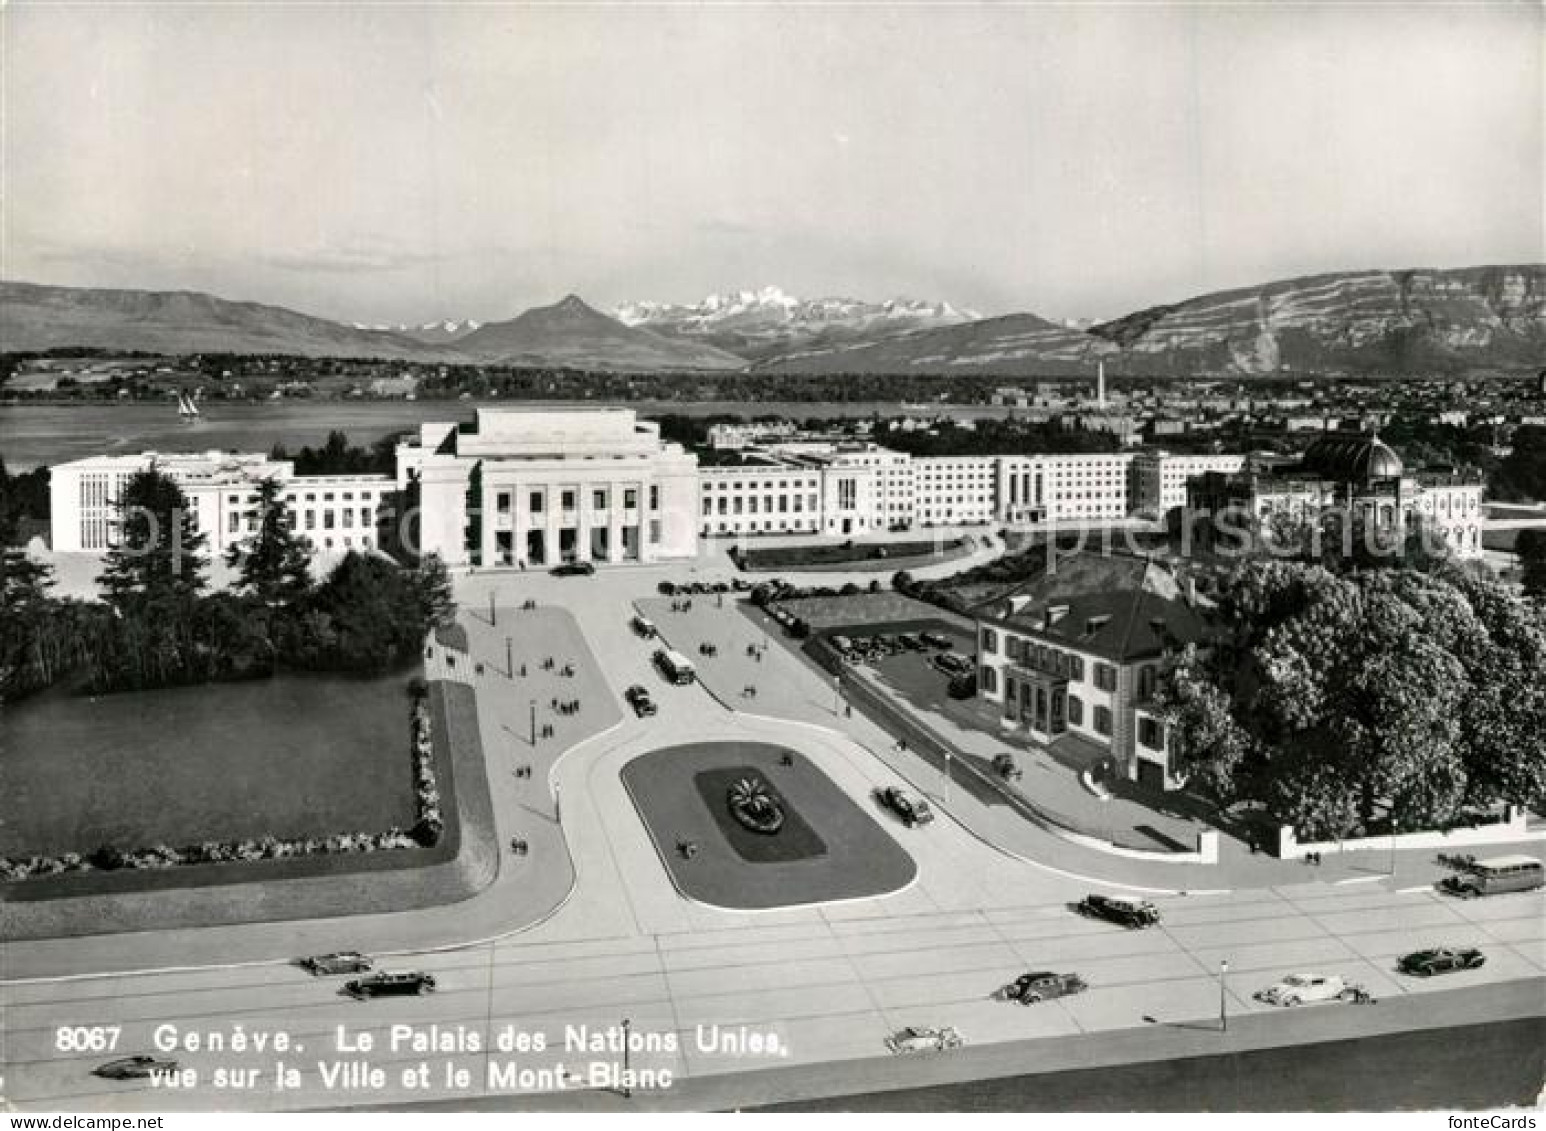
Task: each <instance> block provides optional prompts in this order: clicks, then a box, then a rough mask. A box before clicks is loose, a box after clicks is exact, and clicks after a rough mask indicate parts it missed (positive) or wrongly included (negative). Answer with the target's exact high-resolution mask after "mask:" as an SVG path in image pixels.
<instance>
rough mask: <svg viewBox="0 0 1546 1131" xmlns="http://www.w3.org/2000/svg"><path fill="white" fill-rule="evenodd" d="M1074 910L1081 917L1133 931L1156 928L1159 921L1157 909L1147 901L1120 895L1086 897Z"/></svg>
mask: <svg viewBox="0 0 1546 1131" xmlns="http://www.w3.org/2000/svg"><path fill="white" fill-rule="evenodd" d="M1075 910H1077V911H1078V912H1079V914H1081V915H1087V916H1090V917H1091V918H1095V919H1105V920H1106V921H1107V922H1108V923H1120V924H1121V925H1122V926H1124V927H1132V928H1134V929H1142V928H1144V927H1154V926H1158V925H1159V921H1160V913H1159V908H1158V907H1155V906H1154V904H1152V903H1150V902H1149V901H1148V900H1147V899H1129V898H1128V897H1126V896H1121V895H1087V896H1085V897H1084V898H1083V899H1082V900H1080V901H1079V902H1078V903H1077V904H1075Z"/></svg>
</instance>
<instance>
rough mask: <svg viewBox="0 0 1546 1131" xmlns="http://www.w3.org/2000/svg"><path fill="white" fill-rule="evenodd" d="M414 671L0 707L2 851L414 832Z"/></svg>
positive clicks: (50, 698) (45, 699)
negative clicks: (410, 691) (1, 714)
mask: <svg viewBox="0 0 1546 1131" xmlns="http://www.w3.org/2000/svg"><path fill="white" fill-rule="evenodd" d="M413 674H415V673H414V672H413V671H405V672H403V673H400V674H398V675H394V676H386V677H380V678H375V679H356V678H350V677H346V676H331V675H318V674H308V675H304V676H299V675H283V676H278V677H275V678H274V679H270V680H261V681H254V682H250V683H232V684H216V685H210V686H204V687H182V688H172V689H168V690H162V691H148V692H138V693H130V694H124V695H107V696H98V697H95V698H88V697H84V696H66V695H59V694H52V695H44V696H41V697H39V698H37V699H31V700H26V701H23V702H22V703H20V704H18V705H16V706H14V707H7V708H6V712H5V714H6V717H5V723H4V730H3V731H0V796H3V797H4V798H5V819H4V822H3V823H0V855H6V856H19V855H30V854H43V855H53V854H59V853H64V852H80V853H83V854H84V853H89V852H91V851H92V850H93V849H95V848H97V847H99V846H101V845H103V844H112V845H114V846H115V847H117V848H119V849H123V850H127V849H137V848H145V847H149V846H151V845H155V844H170V845H173V846H181V845H185V844H190V843H194V842H198V841H204V840H240V839H246V838H253V837H261V836H264V835H272V836H276V837H280V838H286V837H300V836H314V835H326V834H328V833H338V832H380V831H385V830H386V829H388V828H391V827H393V826H397V827H399V828H403V829H407V828H410V827H411V826H412V825H413V822H414V820H415V812H414V796H413V781H412V764H411V759H410V756H409V748H408V743H409V732H408V708H409V701H408V697H407V694H406V691H405V688H406V684H407V682H408V680H409V678H410V677H411V676H412V675H413Z"/></svg>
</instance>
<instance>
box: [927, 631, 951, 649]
mask: <svg viewBox="0 0 1546 1131" xmlns="http://www.w3.org/2000/svg"><path fill="white" fill-rule="evenodd" d="M918 639H919V640H922V641H923V642H924V643H925V644H927V645H928V646H929V647H930V648H954V647H955V642H954V641H952V640H951V639H950V637H948V636H944V635H942V634H941V633H938V632H921V633H919V634H918Z"/></svg>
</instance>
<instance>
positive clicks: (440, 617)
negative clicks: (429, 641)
mask: <svg viewBox="0 0 1546 1131" xmlns="http://www.w3.org/2000/svg"><path fill="white" fill-rule="evenodd" d="M413 589H414V595H415V598H416V600H417V602H418V606H419V617H420V619H421V620H422V621H423V623H424V624H425V625H426V626H427V627H426V631H428V628H445V627H446V626H448V625H450V624H451V623H452V622H453V621H455V620H456V599H455V598H454V597H453V596H452V595H451V575H450V574H449V573H447V572H446V563H445V562H444V561H442V560H441V557H440V555H439V554H425V555H424V557H423V559H422V560H421V561H420V562H419V568H418V569H416V570H414V572H413Z"/></svg>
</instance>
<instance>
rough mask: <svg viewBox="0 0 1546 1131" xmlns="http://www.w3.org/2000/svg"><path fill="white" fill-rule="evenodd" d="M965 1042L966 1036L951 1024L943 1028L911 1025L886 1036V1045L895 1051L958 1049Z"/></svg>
mask: <svg viewBox="0 0 1546 1131" xmlns="http://www.w3.org/2000/svg"><path fill="white" fill-rule="evenodd" d="M965 1043H966V1038H964V1037H963V1036H961V1033H960V1031H959V1030H958V1029H956V1028H955V1027H954V1026H950V1025H947V1026H945V1027H944V1028H942V1029H932V1028H927V1027H925V1026H921V1025H909V1026H908V1027H907V1028H905V1029H898V1030H897V1031H896V1032H895V1033H892V1034H891V1036H889V1037H887V1038H886V1047H887V1048H888V1049H890V1050H891V1051H892V1052H894V1053H909V1052H942V1051H944V1050H945V1049H958V1048H960V1047H961V1046H962V1045H964V1044H965Z"/></svg>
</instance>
